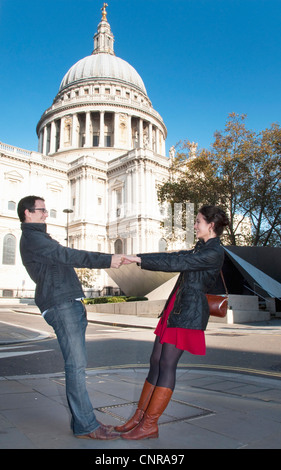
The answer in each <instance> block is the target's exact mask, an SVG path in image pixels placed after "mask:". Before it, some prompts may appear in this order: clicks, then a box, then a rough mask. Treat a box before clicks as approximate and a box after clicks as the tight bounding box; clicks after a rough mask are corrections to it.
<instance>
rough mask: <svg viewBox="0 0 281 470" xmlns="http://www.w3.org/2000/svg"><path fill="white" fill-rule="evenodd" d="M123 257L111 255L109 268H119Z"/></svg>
mask: <svg viewBox="0 0 281 470" xmlns="http://www.w3.org/2000/svg"><path fill="white" fill-rule="evenodd" d="M124 256H125V255H112V258H111V265H110V267H111V268H120V266H121V264H123V258H124Z"/></svg>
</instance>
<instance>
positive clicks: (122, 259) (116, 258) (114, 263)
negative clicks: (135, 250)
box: [110, 254, 141, 268]
mask: <svg viewBox="0 0 281 470" xmlns="http://www.w3.org/2000/svg"><path fill="white" fill-rule="evenodd" d="M131 263H141V258H140V257H139V256H134V255H124V254H123V255H112V258H111V265H110V267H111V268H120V266H122V265H125V264H131Z"/></svg>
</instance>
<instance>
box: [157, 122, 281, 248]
mask: <svg viewBox="0 0 281 470" xmlns="http://www.w3.org/2000/svg"><path fill="white" fill-rule="evenodd" d="M245 120H246V116H245V115H238V114H235V113H232V114H230V115H229V116H228V119H227V122H226V125H225V129H224V130H223V131H216V132H215V134H214V143H213V144H212V146H211V148H210V150H206V149H201V150H199V151H198V152H196V154H195V153H194V146H193V144H192V143H191V142H189V141H184V142H182V143H180V144H179V150H178V152H177V155H176V157H175V159H174V161H173V163H172V165H171V170H170V177H169V180H168V181H167V182H165V183H164V184H163V185H161V186H160V187H159V190H158V197H159V200H160V202H162V203H163V202H165V201H166V202H169V203H171V204H173V203H180V202H192V203H194V204H195V210H198V207H199V206H200V205H202V204H217V205H220V206H221V207H223V208H224V209H225V210H226V211H227V213H228V215H229V219H230V227H229V230H228V233H227V235H226V237H225V239H226V242H227V243H230V244H232V245H241V244H249V245H264V246H265V245H280V244H281V233H280V232H281V230H280V221H281V213H280V181H281V177H280V155H281V129H280V127H279V126H278V125H277V124H274V125H272V126H271V128H269V129H266V130H265V131H263V132H261V133H260V134H258V135H257V134H256V133H255V132H253V131H250V130H248V129H247V128H246V126H245ZM250 224H251V231H249V227H250ZM247 228H248V230H247Z"/></svg>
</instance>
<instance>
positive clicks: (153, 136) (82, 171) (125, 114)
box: [0, 4, 169, 296]
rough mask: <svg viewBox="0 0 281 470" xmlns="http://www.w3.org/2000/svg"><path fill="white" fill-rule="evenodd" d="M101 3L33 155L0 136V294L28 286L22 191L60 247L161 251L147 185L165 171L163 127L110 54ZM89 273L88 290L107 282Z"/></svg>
mask: <svg viewBox="0 0 281 470" xmlns="http://www.w3.org/2000/svg"><path fill="white" fill-rule="evenodd" d="M105 6H106V4H105V5H104V8H103V11H102V19H101V22H100V23H99V25H98V31H97V33H96V34H95V36H94V50H93V52H92V54H91V55H89V56H87V57H85V58H83V59H81V60H80V61H78V62H77V63H76V64H74V65H73V66H72V67H71V68H70V69H69V71H68V72H67V73H66V75H65V76H64V78H63V80H62V82H61V85H60V88H59V91H58V93H57V95H56V97H55V98H54V101H53V104H52V105H51V106H50V107H49V108H48V109H47V110H46V111H45V112H44V113H43V115H42V117H41V119H40V120H39V123H38V125H37V135H38V152H31V151H28V150H23V149H20V148H17V147H14V146H13V145H8V144H3V143H0V155H1V158H0V170H1V171H0V187H1V196H0V250H1V259H0V296H17V295H24V294H28V292H31V291H32V290H33V288H34V285H33V283H32V281H31V280H30V279H29V277H28V276H27V274H26V272H25V269H24V268H23V266H22V263H21V258H20V254H19V239H20V236H21V230H20V224H19V220H18V217H17V213H16V208H17V203H18V201H19V200H20V199H21V198H22V197H24V196H26V195H29V194H35V195H38V196H41V197H43V198H44V199H45V201H46V206H47V208H48V210H49V217H48V219H47V224H48V232H49V233H50V234H51V236H52V237H54V238H55V239H57V240H58V241H59V242H60V243H61V244H65V245H66V244H68V246H70V247H73V248H77V249H86V250H92V251H102V252H109V253H123V252H124V253H127V254H132V253H138V252H146V251H159V249H163V240H162V232H161V226H160V221H161V219H162V216H161V212H160V208H159V205H158V199H157V185H158V184H160V183H161V182H162V181H163V180H165V179H167V178H168V174H169V159H168V158H167V157H166V152H165V139H166V136H167V130H166V127H165V124H164V122H163V119H162V118H161V116H160V115H159V114H158V112H157V111H156V110H155V109H154V108H153V106H152V104H151V101H150V99H149V97H148V94H147V91H146V88H145V86H144V83H143V81H142V79H141V77H140V75H139V74H138V73H137V71H136V70H135V69H134V68H133V67H132V66H131V65H130V64H129V63H128V62H126V61H124V60H123V59H121V58H119V57H116V56H115V53H114V37H113V34H112V32H111V28H110V25H109V23H108V21H107V12H106V8H105ZM65 210H67V212H64V211H65ZM66 234H68V237H67V239H66ZM95 274H96V275H95V285H94V287H95V288H96V289H97V290H102V289H103V288H104V287H105V286H114V285H115V284H114V282H113V281H112V280H111V279H110V278H109V277H108V275H107V274H106V273H105V272H104V271H97V272H96V273H95Z"/></svg>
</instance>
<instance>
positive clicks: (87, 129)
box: [85, 111, 91, 147]
mask: <svg viewBox="0 0 281 470" xmlns="http://www.w3.org/2000/svg"><path fill="white" fill-rule="evenodd" d="M90 117H91V114H90V111H87V113H86V122H85V147H91V142H90V140H91V139H90V126H91V119H90Z"/></svg>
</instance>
